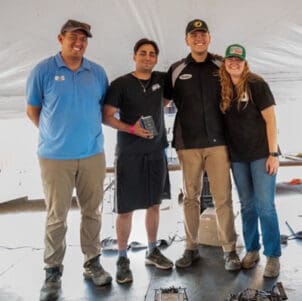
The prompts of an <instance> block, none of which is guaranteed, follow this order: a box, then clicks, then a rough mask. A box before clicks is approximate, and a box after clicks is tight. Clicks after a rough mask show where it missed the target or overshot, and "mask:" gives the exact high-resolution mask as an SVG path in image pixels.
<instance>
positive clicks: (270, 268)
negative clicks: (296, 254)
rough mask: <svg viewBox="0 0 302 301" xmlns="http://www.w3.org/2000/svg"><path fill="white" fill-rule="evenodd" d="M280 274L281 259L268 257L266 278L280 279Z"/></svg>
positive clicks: (265, 271)
mask: <svg viewBox="0 0 302 301" xmlns="http://www.w3.org/2000/svg"><path fill="white" fill-rule="evenodd" d="M279 273H280V261H279V257H266V266H265V269H264V273H263V276H264V277H266V278H275V277H278V276H279Z"/></svg>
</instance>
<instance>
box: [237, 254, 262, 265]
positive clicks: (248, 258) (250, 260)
mask: <svg viewBox="0 0 302 301" xmlns="http://www.w3.org/2000/svg"><path fill="white" fill-rule="evenodd" d="M259 259H260V257H259V252H258V251H251V252H247V253H246V254H245V256H244V257H243V259H242V261H241V266H242V268H243V269H251V268H253V267H254V266H255V265H256V264H257V262H258V261H259Z"/></svg>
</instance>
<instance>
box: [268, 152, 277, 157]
mask: <svg viewBox="0 0 302 301" xmlns="http://www.w3.org/2000/svg"><path fill="white" fill-rule="evenodd" d="M269 155H270V156H272V157H279V153H278V152H269Z"/></svg>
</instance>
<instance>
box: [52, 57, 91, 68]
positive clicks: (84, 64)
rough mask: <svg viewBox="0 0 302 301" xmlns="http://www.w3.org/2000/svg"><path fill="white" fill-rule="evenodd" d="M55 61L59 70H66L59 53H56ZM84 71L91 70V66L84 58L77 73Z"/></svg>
mask: <svg viewBox="0 0 302 301" xmlns="http://www.w3.org/2000/svg"><path fill="white" fill-rule="evenodd" d="M55 61H56V64H57V65H58V67H59V68H62V67H65V68H68V67H67V66H66V64H65V62H64V60H63V58H62V56H61V52H58V53H57V54H56V55H55ZM84 69H87V70H90V69H91V65H90V63H89V61H88V60H87V59H85V58H83V60H82V64H81V66H80V68H79V69H78V71H80V70H84Z"/></svg>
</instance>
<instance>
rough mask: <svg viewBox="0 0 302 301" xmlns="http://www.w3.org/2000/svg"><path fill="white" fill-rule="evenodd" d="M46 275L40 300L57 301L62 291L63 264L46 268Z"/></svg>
mask: <svg viewBox="0 0 302 301" xmlns="http://www.w3.org/2000/svg"><path fill="white" fill-rule="evenodd" d="M45 271H46V277H45V281H44V284H43V286H42V288H41V291H40V301H55V300H57V299H58V298H59V296H60V292H61V277H62V272H63V266H57V267H52V268H45Z"/></svg>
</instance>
